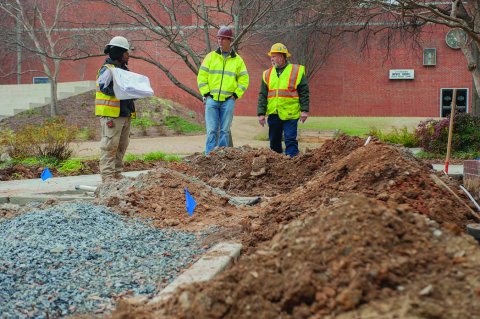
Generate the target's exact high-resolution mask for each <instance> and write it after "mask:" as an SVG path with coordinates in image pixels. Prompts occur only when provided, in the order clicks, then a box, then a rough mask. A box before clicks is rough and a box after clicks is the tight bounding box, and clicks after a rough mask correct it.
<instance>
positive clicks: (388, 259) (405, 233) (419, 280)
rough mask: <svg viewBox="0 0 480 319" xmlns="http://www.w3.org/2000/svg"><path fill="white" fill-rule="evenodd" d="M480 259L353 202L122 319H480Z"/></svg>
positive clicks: (402, 218)
mask: <svg viewBox="0 0 480 319" xmlns="http://www.w3.org/2000/svg"><path fill="white" fill-rule="evenodd" d="M479 266H480V251H479V250H478V245H477V244H476V242H475V241H474V240H473V239H472V238H471V237H468V236H466V235H461V236H457V235H455V234H453V233H451V232H449V231H446V230H444V229H442V228H440V226H439V225H438V224H437V223H436V222H434V221H432V220H430V219H428V218H426V217H424V216H422V215H420V214H412V213H410V212H405V211H404V210H401V209H392V208H389V207H387V205H386V204H385V203H384V202H383V201H379V200H375V199H367V198H366V197H364V196H357V195H349V196H347V197H346V198H345V201H344V202H343V203H341V204H339V205H337V206H335V207H331V208H329V209H326V210H318V211H317V212H315V214H313V215H312V216H311V217H309V218H306V219H304V220H296V221H293V222H291V223H290V224H288V225H285V226H283V227H282V228H281V230H280V232H279V233H278V234H277V235H276V236H275V237H274V238H273V239H272V240H271V241H269V242H266V243H264V244H262V245H260V246H259V249H258V250H256V252H255V253H253V254H251V255H248V256H245V257H243V258H242V259H240V261H239V262H238V263H237V264H236V265H235V266H234V267H233V268H231V269H230V270H228V271H226V272H225V273H223V274H222V275H220V276H219V277H218V278H216V279H214V280H212V281H210V282H207V283H202V284H195V285H191V286H189V287H187V288H185V289H183V290H181V291H179V292H177V294H176V295H175V296H174V298H172V299H170V300H169V301H168V302H167V303H164V304H157V305H153V306H148V307H147V306H132V305H128V304H122V305H121V306H120V307H119V308H118V309H117V310H116V312H115V313H114V314H113V317H114V318H197V319H198V318H353V317H355V318H357V317H358V318H360V317H361V318H366V317H369V318H478V317H479V315H478V314H479V313H480V304H479V303H478V298H479V297H480V279H479V277H478V271H477V269H478V267H479Z"/></svg>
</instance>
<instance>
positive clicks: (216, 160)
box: [172, 136, 364, 197]
mask: <svg viewBox="0 0 480 319" xmlns="http://www.w3.org/2000/svg"><path fill="white" fill-rule="evenodd" d="M363 143H364V142H363V140H362V139H360V138H351V137H347V136H342V137H340V138H338V139H335V140H328V141H327V142H326V143H325V144H323V146H322V147H321V148H319V149H314V150H307V151H306V152H305V154H303V155H302V156H298V157H295V158H293V159H291V158H289V157H288V156H285V155H281V154H277V153H274V152H272V151H270V150H268V149H254V148H250V147H239V148H221V149H218V150H216V151H214V152H212V153H210V156H208V157H206V156H203V155H195V156H189V157H187V158H185V160H184V161H183V162H182V163H179V164H174V165H173V166H172V168H174V169H176V170H179V171H183V172H184V173H186V174H188V175H191V176H196V177H198V178H200V179H202V180H203V181H205V182H207V183H209V184H210V185H212V186H217V187H220V188H222V189H224V190H225V191H226V192H228V193H230V194H236V195H243V196H268V197H271V196H276V195H279V194H282V193H287V192H289V191H291V190H292V189H293V188H295V187H297V186H298V185H302V184H304V183H306V182H307V181H309V180H310V179H311V178H312V177H313V176H314V175H315V174H317V173H318V172H321V171H324V170H325V169H327V168H328V165H331V164H332V163H334V162H336V161H337V160H338V159H340V158H342V157H344V156H345V155H346V154H349V153H350V152H353V151H354V150H355V149H357V148H358V147H360V146H362V145H363Z"/></svg>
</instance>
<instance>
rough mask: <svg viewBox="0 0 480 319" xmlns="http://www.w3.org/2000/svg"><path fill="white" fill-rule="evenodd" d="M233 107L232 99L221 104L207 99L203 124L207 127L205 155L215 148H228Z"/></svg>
mask: <svg viewBox="0 0 480 319" xmlns="http://www.w3.org/2000/svg"><path fill="white" fill-rule="evenodd" d="M234 107H235V99H233V98H230V99H228V100H225V101H223V102H220V101H215V100H214V99H212V98H211V97H209V98H207V101H206V104H205V124H206V127H207V141H206V143H205V154H208V153H210V152H211V151H212V150H213V149H214V148H215V147H217V146H219V147H221V146H224V147H227V146H229V140H230V126H231V125H232V120H233V109H234ZM219 128H220V132H219ZM217 134H218V140H217Z"/></svg>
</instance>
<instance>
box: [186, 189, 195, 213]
mask: <svg viewBox="0 0 480 319" xmlns="http://www.w3.org/2000/svg"><path fill="white" fill-rule="evenodd" d="M185 206H186V208H187V212H188V215H190V217H192V216H193V210H194V209H195V206H197V202H196V201H195V200H194V199H193V197H192V195H190V193H189V192H188V188H186V187H185Z"/></svg>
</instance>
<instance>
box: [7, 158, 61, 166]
mask: <svg viewBox="0 0 480 319" xmlns="http://www.w3.org/2000/svg"><path fill="white" fill-rule="evenodd" d="M16 163H19V164H22V165H26V166H35V165H38V166H51V167H53V166H57V165H58V160H57V159H56V158H53V157H42V156H37V157H27V158H23V159H20V160H14V164H16Z"/></svg>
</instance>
